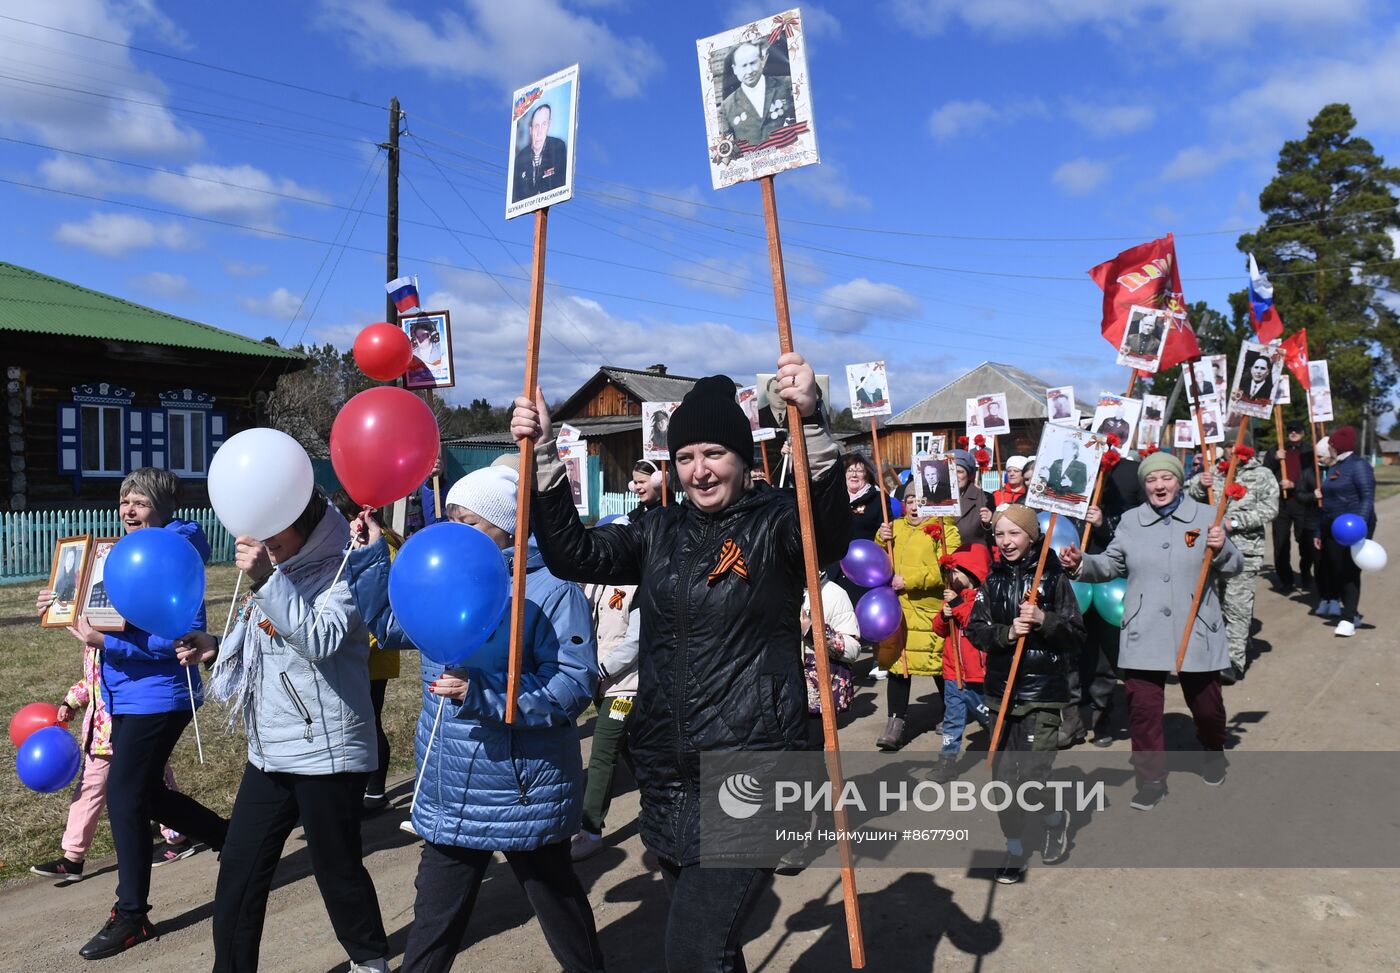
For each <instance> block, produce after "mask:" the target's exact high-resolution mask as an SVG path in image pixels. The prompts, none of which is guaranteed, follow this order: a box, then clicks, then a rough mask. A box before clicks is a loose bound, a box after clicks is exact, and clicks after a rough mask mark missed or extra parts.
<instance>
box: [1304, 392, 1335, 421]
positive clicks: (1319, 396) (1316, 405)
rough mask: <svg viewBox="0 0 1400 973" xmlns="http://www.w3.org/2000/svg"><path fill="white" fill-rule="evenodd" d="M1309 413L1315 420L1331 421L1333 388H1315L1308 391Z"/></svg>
mask: <svg viewBox="0 0 1400 973" xmlns="http://www.w3.org/2000/svg"><path fill="white" fill-rule="evenodd" d="M1308 414H1309V417H1310V418H1311V419H1312V421H1313V422H1331V421H1332V419H1333V415H1332V390H1331V389H1330V388H1323V389H1318V388H1315V389H1313V390H1312V391H1311V392H1309V393H1308Z"/></svg>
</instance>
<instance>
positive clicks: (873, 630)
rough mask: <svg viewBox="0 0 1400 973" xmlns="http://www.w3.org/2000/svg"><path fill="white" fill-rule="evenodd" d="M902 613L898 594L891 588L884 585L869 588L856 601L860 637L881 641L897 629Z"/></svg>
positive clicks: (871, 640) (870, 640) (869, 640)
mask: <svg viewBox="0 0 1400 973" xmlns="http://www.w3.org/2000/svg"><path fill="white" fill-rule="evenodd" d="M903 617H904V614H903V612H901V611H900V608H899V595H897V594H895V591H894V589H893V588H891V587H888V586H885V587H880V588H871V589H870V590H869V591H867V592H866V593H865V594H863V595H861V596H860V601H858V602H857V603H856V620H857V621H858V622H859V623H860V637H861V638H863V639H865V640H866V641H867V642H883V641H884V640H885V639H887V638H889V637H890V636H891V635H893V634H894V633H895V632H897V631H899V623H900V621H901V620H902V619H903Z"/></svg>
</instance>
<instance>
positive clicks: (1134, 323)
mask: <svg viewBox="0 0 1400 973" xmlns="http://www.w3.org/2000/svg"><path fill="white" fill-rule="evenodd" d="M1170 327H1171V312H1170V311H1168V310H1166V309H1165V308H1155V307H1142V306H1141V305H1138V304H1134V305H1133V306H1132V307H1130V308H1129V309H1128V326H1127V327H1125V328H1124V329H1123V340H1122V341H1121V342H1120V343H1119V345H1118V364H1120V365H1127V366H1129V367H1130V368H1136V369H1137V370H1138V371H1140V372H1156V371H1157V369H1158V367H1159V366H1160V365H1161V364H1162V346H1163V345H1164V344H1165V343H1166V339H1167V331H1168V330H1169V329H1170Z"/></svg>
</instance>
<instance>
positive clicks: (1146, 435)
mask: <svg viewBox="0 0 1400 973" xmlns="http://www.w3.org/2000/svg"><path fill="white" fill-rule="evenodd" d="M1161 439H1162V420H1161V419H1144V420H1142V422H1140V423H1138V433H1137V449H1138V451H1139V452H1141V451H1142V450H1144V449H1146V448H1147V447H1148V446H1156V445H1158V444H1159V443H1160V442H1161Z"/></svg>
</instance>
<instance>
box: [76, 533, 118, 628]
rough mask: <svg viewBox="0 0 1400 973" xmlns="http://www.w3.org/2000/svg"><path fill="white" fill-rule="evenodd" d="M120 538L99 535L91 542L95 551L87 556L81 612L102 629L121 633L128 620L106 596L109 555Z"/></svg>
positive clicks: (80, 601) (80, 604) (79, 612)
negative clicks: (105, 575)
mask: <svg viewBox="0 0 1400 973" xmlns="http://www.w3.org/2000/svg"><path fill="white" fill-rule="evenodd" d="M119 540H121V538H120V537H97V538H94V539H93V542H92V553H91V554H89V555H88V565H87V572H86V574H85V576H84V578H83V594H82V597H81V598H80V599H79V600H78V614H79V615H82V616H83V617H84V618H86V619H87V620H88V624H90V625H91V626H92V627H93V628H95V629H97V630H98V631H99V632H120V631H121V630H122V629H124V628H126V619H125V618H122V616H121V613H120V612H118V611H117V610H116V609H115V608H113V607H112V600H111V599H110V598H108V597H107V585H106V583H105V582H104V580H103V578H104V574H105V568H106V566H107V555H108V554H110V553H112V548H114V547H116V546H117V541H119Z"/></svg>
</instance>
